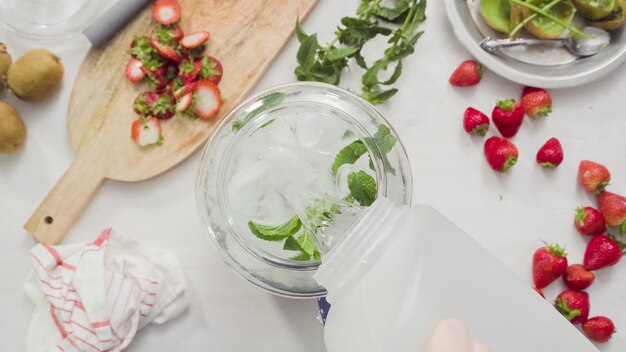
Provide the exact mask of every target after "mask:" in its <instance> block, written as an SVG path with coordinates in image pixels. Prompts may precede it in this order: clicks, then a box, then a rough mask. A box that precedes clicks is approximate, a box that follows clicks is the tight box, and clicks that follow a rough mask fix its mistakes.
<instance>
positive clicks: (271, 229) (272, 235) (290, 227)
mask: <svg viewBox="0 0 626 352" xmlns="http://www.w3.org/2000/svg"><path fill="white" fill-rule="evenodd" d="M301 226H302V222H301V221H300V218H299V217H297V216H294V217H292V218H291V219H289V220H288V221H287V222H285V223H284V224H280V225H276V226H270V225H261V224H258V223H256V222H254V221H252V220H250V221H248V228H249V229H250V231H251V232H252V233H253V234H254V235H255V236H256V237H258V238H260V239H262V240H265V241H282V240H284V239H286V238H287V237H289V236H291V235H295V234H296V233H298V231H299V230H300V227H301Z"/></svg>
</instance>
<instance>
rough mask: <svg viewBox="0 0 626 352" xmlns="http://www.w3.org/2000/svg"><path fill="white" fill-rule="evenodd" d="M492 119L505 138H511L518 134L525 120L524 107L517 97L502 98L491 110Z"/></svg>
mask: <svg viewBox="0 0 626 352" xmlns="http://www.w3.org/2000/svg"><path fill="white" fill-rule="evenodd" d="M491 119H492V120H493V123H494V124H495V125H496V127H497V128H498V131H500V133H501V134H502V136H503V137H505V138H511V137H513V136H515V135H516V134H517V131H519V128H520V126H522V122H523V121H524V109H522V105H521V104H520V103H516V102H515V99H506V100H500V101H498V102H497V103H496V106H495V107H494V108H493V111H492V112H491Z"/></svg>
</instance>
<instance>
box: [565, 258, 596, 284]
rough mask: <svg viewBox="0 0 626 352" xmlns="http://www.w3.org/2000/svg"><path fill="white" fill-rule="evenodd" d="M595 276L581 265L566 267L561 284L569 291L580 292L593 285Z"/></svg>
mask: <svg viewBox="0 0 626 352" xmlns="http://www.w3.org/2000/svg"><path fill="white" fill-rule="evenodd" d="M595 279H596V275H595V274H594V273H592V272H591V271H589V270H587V269H585V267H584V266H583V265H580V264H573V265H570V266H568V267H567V270H566V271H565V274H564V275H563V282H565V285H567V287H568V288H569V289H570V290H574V291H582V290H584V289H586V288H587V287H589V286H591V284H593V282H594V280H595Z"/></svg>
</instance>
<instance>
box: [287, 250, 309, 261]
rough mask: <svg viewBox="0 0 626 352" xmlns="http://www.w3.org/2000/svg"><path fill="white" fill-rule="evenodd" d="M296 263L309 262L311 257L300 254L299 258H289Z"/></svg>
mask: <svg viewBox="0 0 626 352" xmlns="http://www.w3.org/2000/svg"><path fill="white" fill-rule="evenodd" d="M289 259H291V260H293V261H296V262H308V261H310V260H311V256H310V255H308V254H307V253H305V252H302V253H300V255H299V256H296V257H291V258H289Z"/></svg>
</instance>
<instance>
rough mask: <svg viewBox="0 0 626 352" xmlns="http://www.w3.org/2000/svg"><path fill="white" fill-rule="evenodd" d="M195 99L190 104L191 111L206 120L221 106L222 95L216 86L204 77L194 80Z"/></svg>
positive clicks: (213, 115) (215, 113)
mask: <svg viewBox="0 0 626 352" xmlns="http://www.w3.org/2000/svg"><path fill="white" fill-rule="evenodd" d="M193 94H194V95H195V96H196V101H195V103H194V104H193V106H192V109H193V112H194V113H195V114H196V115H198V116H199V117H201V118H203V119H205V120H208V119H210V118H213V117H215V115H217V112H218V111H219V109H220V107H221V106H222V95H221V93H220V89H219V88H217V86H216V85H215V84H214V83H213V82H211V81H209V80H206V79H200V80H198V81H197V82H196V86H195V87H194V89H193Z"/></svg>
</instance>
